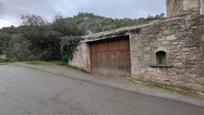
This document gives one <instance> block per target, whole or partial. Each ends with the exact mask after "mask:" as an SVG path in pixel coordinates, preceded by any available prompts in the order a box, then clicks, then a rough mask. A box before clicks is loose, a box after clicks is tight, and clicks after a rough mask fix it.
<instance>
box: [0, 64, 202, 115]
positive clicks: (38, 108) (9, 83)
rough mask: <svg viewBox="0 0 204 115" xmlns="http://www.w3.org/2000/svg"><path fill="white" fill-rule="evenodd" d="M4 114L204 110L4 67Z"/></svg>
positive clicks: (0, 86) (144, 114) (133, 114)
mask: <svg viewBox="0 0 204 115" xmlns="http://www.w3.org/2000/svg"><path fill="white" fill-rule="evenodd" d="M0 115H204V108H200V107H197V106H193V105H188V104H185V103H181V102H176V101H172V100H165V99H160V98H157V97H151V96H145V95H142V94H137V93H133V92H127V91H124V90H119V89H115V88H110V87H106V86H102V85H97V84H94V83H88V82H84V81H80V80H74V79H70V78H67V77H63V76H59V75H55V74H51V73H48V72H44V71H39V70H35V69H31V68H26V67H20V66H15V65H0Z"/></svg>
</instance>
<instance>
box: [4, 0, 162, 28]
mask: <svg viewBox="0 0 204 115" xmlns="http://www.w3.org/2000/svg"><path fill="white" fill-rule="evenodd" d="M79 12H90V13H94V14H97V15H101V16H106V17H112V18H125V17H127V18H138V17H146V16H148V15H150V14H151V15H156V14H160V13H166V0H0V28H1V27H4V26H10V25H15V26H16V25H19V24H20V23H21V20H20V17H21V15H24V14H36V15H39V16H41V17H43V18H44V19H46V20H48V21H51V20H52V19H53V16H54V15H56V14H59V13H61V14H62V15H63V16H64V17H68V16H73V15H76V14H77V13H79Z"/></svg>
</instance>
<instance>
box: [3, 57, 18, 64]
mask: <svg viewBox="0 0 204 115" xmlns="http://www.w3.org/2000/svg"><path fill="white" fill-rule="evenodd" d="M8 63H15V61H14V60H12V59H1V58H0V64H8Z"/></svg>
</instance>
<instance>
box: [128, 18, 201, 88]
mask: <svg viewBox="0 0 204 115" xmlns="http://www.w3.org/2000/svg"><path fill="white" fill-rule="evenodd" d="M202 26H203V25H202V18H201V17H200V16H197V15H196V16H195V15H193V16H192V15H191V16H190V15H189V16H185V17H176V18H173V19H171V18H169V19H167V20H165V21H160V22H157V23H155V24H153V25H149V26H145V27H143V28H141V33H140V34H135V35H131V41H130V43H131V45H130V49H131V61H132V62H131V63H132V75H133V76H136V77H138V78H140V79H142V80H148V81H153V82H159V83H165V84H173V85H180V86H184V87H188V88H191V89H196V90H200V91H204V67H203V66H204V54H203V53H204V44H203V42H202V40H201V36H202V34H203V31H202ZM157 51H165V52H166V65H165V66H158V65H156V52H157Z"/></svg>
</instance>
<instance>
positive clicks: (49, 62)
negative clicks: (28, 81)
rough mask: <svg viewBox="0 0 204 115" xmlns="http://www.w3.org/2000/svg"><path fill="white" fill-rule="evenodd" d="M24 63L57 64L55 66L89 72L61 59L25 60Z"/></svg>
mask: <svg viewBox="0 0 204 115" xmlns="http://www.w3.org/2000/svg"><path fill="white" fill-rule="evenodd" d="M25 63H26V64H31V65H57V66H64V67H67V68H71V69H75V70H79V71H82V72H85V73H89V72H87V71H85V70H83V69H81V68H78V67H76V66H72V65H69V64H67V63H65V62H63V61H28V62H25Z"/></svg>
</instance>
